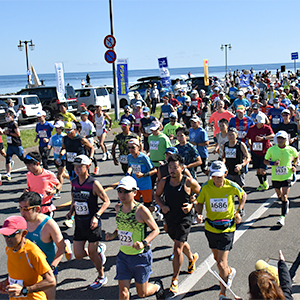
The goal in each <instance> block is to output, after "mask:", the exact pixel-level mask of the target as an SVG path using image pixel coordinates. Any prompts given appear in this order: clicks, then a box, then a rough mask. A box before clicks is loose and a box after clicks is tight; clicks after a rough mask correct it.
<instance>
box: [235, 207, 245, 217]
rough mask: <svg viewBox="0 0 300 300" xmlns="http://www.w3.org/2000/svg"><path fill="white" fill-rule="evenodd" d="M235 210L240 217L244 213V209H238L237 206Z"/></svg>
mask: <svg viewBox="0 0 300 300" xmlns="http://www.w3.org/2000/svg"><path fill="white" fill-rule="evenodd" d="M236 212H237V213H239V214H240V216H241V218H242V217H243V216H244V215H245V210H244V209H239V208H238V209H237V210H236Z"/></svg>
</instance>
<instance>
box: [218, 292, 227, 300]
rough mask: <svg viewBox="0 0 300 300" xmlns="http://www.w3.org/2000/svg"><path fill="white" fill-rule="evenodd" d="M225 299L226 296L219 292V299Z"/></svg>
mask: <svg viewBox="0 0 300 300" xmlns="http://www.w3.org/2000/svg"><path fill="white" fill-rule="evenodd" d="M227 299H228V298H227V297H226V296H225V295H224V294H222V293H220V294H219V300H227Z"/></svg>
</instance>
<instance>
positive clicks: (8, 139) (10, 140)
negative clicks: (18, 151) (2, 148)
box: [6, 135, 12, 144]
mask: <svg viewBox="0 0 300 300" xmlns="http://www.w3.org/2000/svg"><path fill="white" fill-rule="evenodd" d="M6 142H7V143H8V144H11V143H12V138H11V136H9V135H8V136H6Z"/></svg>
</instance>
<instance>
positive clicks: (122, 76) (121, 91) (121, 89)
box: [117, 59, 128, 95]
mask: <svg viewBox="0 0 300 300" xmlns="http://www.w3.org/2000/svg"><path fill="white" fill-rule="evenodd" d="M117 77H118V95H127V93H128V64H127V59H118V61H117Z"/></svg>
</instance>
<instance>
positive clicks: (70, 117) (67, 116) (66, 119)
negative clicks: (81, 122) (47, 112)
mask: <svg viewBox="0 0 300 300" xmlns="http://www.w3.org/2000/svg"><path fill="white" fill-rule="evenodd" d="M60 114H61V115H62V116H63V117H64V122H66V123H68V122H72V121H76V117H75V116H74V115H73V114H72V113H70V112H68V111H67V112H66V113H65V114H62V113H60Z"/></svg>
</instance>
